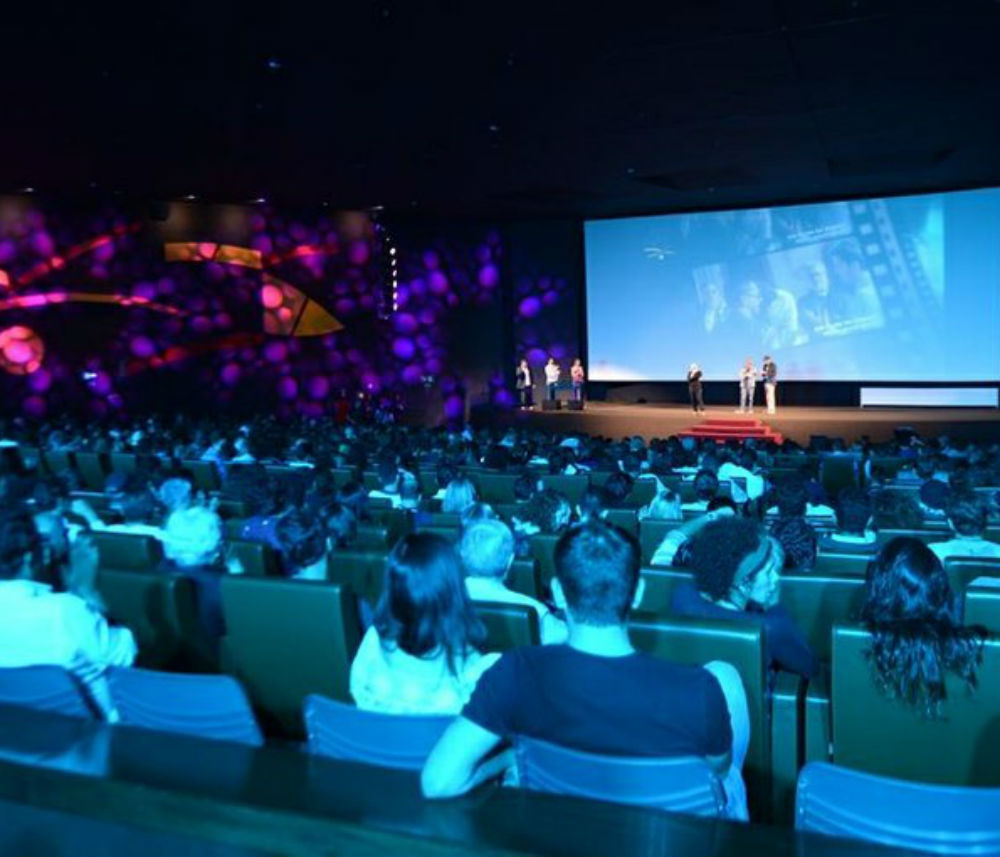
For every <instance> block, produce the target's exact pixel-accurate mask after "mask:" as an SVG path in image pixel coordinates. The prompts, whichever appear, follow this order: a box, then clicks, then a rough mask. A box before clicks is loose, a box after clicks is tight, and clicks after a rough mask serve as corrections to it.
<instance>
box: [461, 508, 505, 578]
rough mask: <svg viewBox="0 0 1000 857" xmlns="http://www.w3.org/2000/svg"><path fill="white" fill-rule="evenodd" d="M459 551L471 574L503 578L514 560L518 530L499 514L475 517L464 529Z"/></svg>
mask: <svg viewBox="0 0 1000 857" xmlns="http://www.w3.org/2000/svg"><path fill="white" fill-rule="evenodd" d="M458 551H459V554H460V556H461V557H462V565H463V566H464V568H465V573H466V574H467V575H468V576H469V577H482V578H486V579H490V580H498V581H503V579H504V578H505V577H506V576H507V572H508V571H510V565H511V563H512V562H513V561H514V534H513V533H512V532H511V530H510V527H508V526H507V525H506V524H505V523H504V522H503V521H501V520H498V519H496V518H484V519H481V520H478V521H471V522H469V523H468V524H467V525H466V526H465V527H464V528H463V529H462V538H461V541H460V542H459V545H458Z"/></svg>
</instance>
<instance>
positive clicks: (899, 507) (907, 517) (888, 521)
mask: <svg viewBox="0 0 1000 857" xmlns="http://www.w3.org/2000/svg"><path fill="white" fill-rule="evenodd" d="M874 508H875V529H876V530H877V531H881V530H919V529H920V528H921V527H922V526H923V523H924V513H923V512H922V511H920V505H919V504H918V503H917V501H916V500H915V499H914V498H913V497H912V496H911V495H910V494H907V493H904V492H903V491H883V492H882V493H881V494H877V495H876V496H875V498H874Z"/></svg>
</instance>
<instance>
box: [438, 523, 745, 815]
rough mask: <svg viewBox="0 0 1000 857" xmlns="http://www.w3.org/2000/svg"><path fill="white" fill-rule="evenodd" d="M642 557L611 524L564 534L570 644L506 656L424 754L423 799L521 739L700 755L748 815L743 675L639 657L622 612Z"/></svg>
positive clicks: (460, 787)
mask: <svg viewBox="0 0 1000 857" xmlns="http://www.w3.org/2000/svg"><path fill="white" fill-rule="evenodd" d="M639 558H640V555H639V546H638V544H637V543H636V541H635V539H634V538H632V537H631V536H630V535H628V534H627V533H625V532H624V531H623V530H620V529H618V528H616V527H611V526H608V525H607V524H603V523H590V524H585V525H581V526H577V527H575V528H573V529H572V530H570V531H569V532H567V533H566V534H564V535H563V537H562V538H561V539H560V540H559V546H558V548H557V549H556V558H555V562H556V576H555V578H553V581H552V590H553V596H554V598H555V599H556V603H557V604H558V605H559V606H560V607H561V608H562V609H563V610H564V611H565V613H566V621H567V624H568V626H569V642H568V644H567V645H564V646H533V647H528V648H523V649H514V650H511V651H508V652H505V653H504V654H503V656H502V657H501V658H500V660H499V662H498V663H497V664H496V666H494V667H493V668H492V669H490V670H489V671H488V672H487V673H486V674H485V675H484V676H483V677H482V679H481V680H480V683H479V685H478V687H477V688H476V691H475V693H474V694H473V696H472V699H471V700H470V702H469V704H468V705H466V706H465V708H464V709H463V711H462V716H461V717H459V718H458V719H457V720H456V721H455V722H454V723H453V724H452V725H451V726H449V727H448V729H447V731H446V732H445V733H444V735H443V736H442V737H441V739H440V740H439V742H438V744H437V746H436V747H435V748H434V750H433V751H432V752H431V755H430V757H429V758H428V760H427V763H426V764H425V766H424V770H423V774H422V777H421V783H422V787H423V791H424V794H425V795H427V796H428V797H449V796H453V795H457V794H462V793H464V792H466V791H468V790H469V789H471V788H473V787H474V786H476V785H477V784H479V783H481V782H483V781H484V780H486V779H489V778H491V777H493V776H495V775H497V774H498V773H499V772H500V771H502V770H503V769H504V768H505V767H506V766H508V765H509V764H510V762H511V759H510V754H509V753H500V754H498V755H491V754H492V753H493V750H494V749H495V748H496V747H497V746H498V745H499V744H500V743H501V742H510V741H514V740H516V738H517V736H519V735H524V736H526V737H530V738H536V739H540V740H543V741H548V742H550V743H553V744H559V745H561V746H564V747H570V748H573V749H576V750H581V751H584V752H589V753H596V754H600V755H605V756H623V757H646V758H670V757H674V756H701V757H703V758H705V759H706V760H707V761H708V763H709V764H710V765H711V766H712V767H713V768H714V769H715V770H716V771H717V772H718V773H719V775H720V776H721V777H722V778H723V783H724V786H725V791H726V795H727V798H728V805H727V814H728V815H729V816H730V817H732V818H742V819H746V817H747V809H746V791H745V787H744V785H743V780H742V774H741V769H742V765H743V758H744V756H745V755H746V748H747V742H748V739H749V722H748V721H749V718H748V714H747V705H746V696H745V694H744V691H743V685H742V683H741V681H740V678H739V675H738V674H737V673H736V670H735V669H733V667H732V666H730V665H729V664H722V663H718V662H713V663H712V664H708V665H707V666H706V667H704V668H703V667H697V666H681V665H679V664H674V663H671V662H670V661H666V660H661V659H659V658H656V657H653V656H651V655H647V654H644V653H640V652H636V651H635V649H634V648H633V647H632V644H631V642H630V641H629V636H628V615H629V612H630V610H631V609H632V608H633V607H634V606H635V605H636V604H638V603H639V602H640V601H641V599H642V584H641V582H640V576H639Z"/></svg>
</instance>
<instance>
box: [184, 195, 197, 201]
mask: <svg viewBox="0 0 1000 857" xmlns="http://www.w3.org/2000/svg"><path fill="white" fill-rule="evenodd" d="M197 198H198V197H196V196H195V195H194V194H193V193H189V194H187V195H186V196H185V197H184V199H186V200H187V201H188V202H191V201H192V200H195V199H197Z"/></svg>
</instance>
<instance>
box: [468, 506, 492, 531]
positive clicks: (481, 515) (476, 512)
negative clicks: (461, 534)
mask: <svg viewBox="0 0 1000 857" xmlns="http://www.w3.org/2000/svg"><path fill="white" fill-rule="evenodd" d="M496 519H497V513H496V512H495V511H493V507H492V506H491V505H490V504H489V503H473V504H472V505H471V506H466V507H465V511H464V512H462V528H463V529H464V528H465V527H467V526H469V525H470V524H473V523H475V522H476V521H492V520H496Z"/></svg>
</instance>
